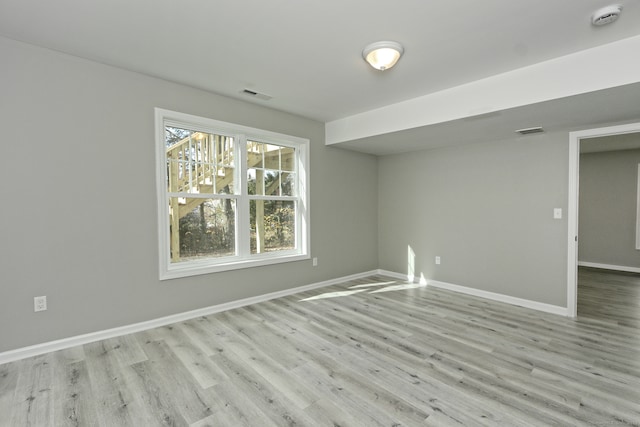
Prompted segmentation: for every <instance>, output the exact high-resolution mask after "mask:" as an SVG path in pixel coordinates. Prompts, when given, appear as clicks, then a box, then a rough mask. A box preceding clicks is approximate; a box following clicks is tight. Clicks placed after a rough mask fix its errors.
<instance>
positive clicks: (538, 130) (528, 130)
mask: <svg viewBox="0 0 640 427" xmlns="http://www.w3.org/2000/svg"><path fill="white" fill-rule="evenodd" d="M541 132H544V129H542V128H541V127H540V126H537V127H534V128H526V129H518V130H517V131H516V133H519V134H520V135H530V134H532V133H541Z"/></svg>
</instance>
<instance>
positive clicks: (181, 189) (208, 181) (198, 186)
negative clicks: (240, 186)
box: [165, 126, 234, 194]
mask: <svg viewBox="0 0 640 427" xmlns="http://www.w3.org/2000/svg"><path fill="white" fill-rule="evenodd" d="M233 144H234V141H233V138H232V137H229V136H224V135H216V134H210V133H204V132H197V131H193V130H189V129H184V128H175V127H171V126H165V147H166V153H167V190H168V191H169V192H172V193H200V194H205V193H207V194H232V193H233V191H234V173H233V172H234V160H233V156H234V151H233Z"/></svg>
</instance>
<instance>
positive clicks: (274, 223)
mask: <svg viewBox="0 0 640 427" xmlns="http://www.w3.org/2000/svg"><path fill="white" fill-rule="evenodd" d="M250 216H251V253H253V254H256V253H264V252H273V251H283V250H289V249H295V243H294V242H295V241H296V239H295V230H296V227H295V203H294V202H293V201H284V200H251V202H250Z"/></svg>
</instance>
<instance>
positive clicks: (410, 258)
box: [407, 245, 416, 282]
mask: <svg viewBox="0 0 640 427" xmlns="http://www.w3.org/2000/svg"><path fill="white" fill-rule="evenodd" d="M415 272H416V253H415V252H414V251H413V248H412V247H411V245H407V280H409V281H410V282H413V278H414V277H415Z"/></svg>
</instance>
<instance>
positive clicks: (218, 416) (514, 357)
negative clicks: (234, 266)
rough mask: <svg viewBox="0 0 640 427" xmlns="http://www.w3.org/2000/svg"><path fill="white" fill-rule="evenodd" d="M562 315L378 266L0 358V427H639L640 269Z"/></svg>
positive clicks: (592, 283)
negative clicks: (169, 321)
mask: <svg viewBox="0 0 640 427" xmlns="http://www.w3.org/2000/svg"><path fill="white" fill-rule="evenodd" d="M578 276H579V288H578V317H577V318H575V319H570V318H565V317H562V316H556V315H551V314H546V313H541V312H538V311H535V310H530V309H526V308H522V307H517V306H513V305H509V304H503V303H499V302H495V301H489V300H485V299H481V298H477V297H473V296H469V295H462V294H459V293H455V292H451V291H447V290H442V289H436V288H431V287H425V286H423V285H419V284H411V283H407V282H403V281H398V280H395V279H391V278H389V277H384V276H381V275H374V276H371V277H367V278H363V279H357V280H350V281H345V282H344V283H339V284H336V285H332V286H328V287H325V288H322V289H315V290H311V291H306V292H302V293H299V294H295V295H289V296H286V297H282V298H277V299H274V300H270V301H265V302H261V303H258V304H254V305H251V306H246V307H240V308H236V309H233V310H229V311H226V312H221V313H216V314H212V315H209V316H201V317H198V318H194V319H190V320H187V321H184V322H180V323H176V324H173V325H169V326H163V327H160V328H156V329H151V330H147V331H143V332H139V333H135V334H130V335H126V336H122V337H117V338H111V339H107V340H103V341H98V342H94V343H90V344H85V345H83V346H78V347H73V348H69V349H65V350H61V351H58V352H54V353H50V354H45V355H41V356H36V357H32V358H28V359H24V360H20V361H16V362H11V363H7V364H4V365H0V427H14V426H15V427H24V426H36V427H40V426H42V427H49V426H55V427H57V426H98V427H120V426H133V427H139V426H141V427H147V426H189V427H208V426H211V427H213V426H216V427H220V426H233V427H237V426H244V427H255V426H258V427H263V426H264V427H280V426H286V425H291V426H294V425H295V426H330V427H338V426H339V427H346V426H355V427H360V426H366V427H370V426H388V427H389V426H396V427H397V426H416V427H417V426H457V427H460V426H489V427H492V426H509V427H520V426H527V427H538V426H540V427H542V426H544V427H546V426H614V427H615V426H629V427H631V426H634V427H638V426H640V274H633V273H619V272H611V271H607V270H598V269H590V268H580V269H579V274H578Z"/></svg>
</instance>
